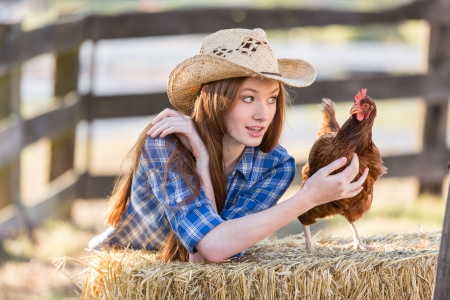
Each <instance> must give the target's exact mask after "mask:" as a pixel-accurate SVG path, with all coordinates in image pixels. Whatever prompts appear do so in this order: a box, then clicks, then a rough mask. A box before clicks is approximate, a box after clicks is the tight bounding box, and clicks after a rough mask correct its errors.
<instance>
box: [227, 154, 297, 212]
mask: <svg viewBox="0 0 450 300" xmlns="http://www.w3.org/2000/svg"><path fill="white" fill-rule="evenodd" d="M295 170H296V166H295V160H294V158H293V157H291V156H289V155H287V156H285V157H284V159H282V160H280V162H279V163H277V164H276V165H275V166H273V167H272V168H269V169H268V170H267V171H266V172H264V173H263V174H262V176H261V177H260V179H259V180H258V181H257V182H255V184H254V185H253V186H252V187H251V188H250V189H249V190H248V191H247V192H245V193H243V194H241V195H239V196H237V197H236V199H232V200H231V201H232V202H233V205H231V206H230V207H227V208H226V209H224V210H222V212H221V216H222V217H223V218H225V219H226V220H229V219H236V218H240V217H243V216H246V215H250V214H254V213H257V212H260V211H263V210H266V209H267V208H269V207H272V206H274V205H275V204H276V203H277V201H278V200H279V199H280V198H281V196H282V195H283V194H284V193H285V192H286V190H287V189H288V187H289V186H290V184H291V183H292V180H294V177H295Z"/></svg>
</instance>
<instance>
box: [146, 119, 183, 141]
mask: <svg viewBox="0 0 450 300" xmlns="http://www.w3.org/2000/svg"><path fill="white" fill-rule="evenodd" d="M167 119H169V118H167ZM190 126H191V124H190V123H188V122H186V121H185V120H179V119H175V118H174V119H171V118H170V120H167V121H166V122H164V120H162V121H160V122H158V123H157V124H156V125H155V126H153V127H152V128H151V129H150V130H149V131H148V133H147V134H149V135H151V136H152V137H154V138H155V137H157V136H161V137H165V136H167V135H168V134H170V133H174V132H177V133H188V132H189V131H190Z"/></svg>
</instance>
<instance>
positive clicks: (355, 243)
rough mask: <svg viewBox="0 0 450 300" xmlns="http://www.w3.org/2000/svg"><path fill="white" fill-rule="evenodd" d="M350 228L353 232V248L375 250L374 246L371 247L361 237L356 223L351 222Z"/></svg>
mask: <svg viewBox="0 0 450 300" xmlns="http://www.w3.org/2000/svg"><path fill="white" fill-rule="evenodd" d="M349 224H350V228H351V229H352V234H353V248H354V249H355V250H373V249H374V248H373V247H369V246H367V245H366V244H364V242H363V241H362V240H361V238H360V237H359V234H358V231H357V230H356V225H355V223H352V222H349Z"/></svg>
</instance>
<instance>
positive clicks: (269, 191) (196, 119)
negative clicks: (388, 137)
mask: <svg viewBox="0 0 450 300" xmlns="http://www.w3.org/2000/svg"><path fill="white" fill-rule="evenodd" d="M314 79H315V70H314V68H313V67H312V66H311V65H310V64H308V63H307V62H305V61H302V60H294V59H279V60H277V59H276V58H275V55H274V53H273V51H272V49H271V48H270V46H269V44H268V41H267V38H266V34H265V32H264V31H263V30H261V29H255V30H247V29H230V30H222V31H219V32H216V33H214V34H212V35H210V36H208V37H207V38H206V39H205V40H204V42H203V43H202V47H201V50H200V54H198V55H195V56H194V57H192V58H189V59H187V60H185V61H183V62H182V63H181V64H180V65H178V66H177V67H176V68H175V69H174V70H173V71H172V72H171V74H170V77H169V83H168V96H169V100H170V102H171V103H172V105H173V107H174V108H175V109H176V110H172V109H166V110H164V111H163V112H161V113H160V114H159V115H157V116H156V118H155V119H154V120H153V121H152V124H150V125H149V127H148V128H146V129H145V131H144V132H143V133H142V134H141V136H140V138H139V140H138V142H137V143H136V145H135V147H134V152H132V157H133V164H132V168H131V170H130V172H129V173H128V174H126V175H125V176H123V177H122V179H121V180H120V181H119V182H118V184H117V185H116V187H115V189H114V192H113V194H112V196H111V199H110V202H109V207H108V211H107V221H108V223H109V224H110V225H111V227H110V228H109V229H107V230H106V231H105V232H104V233H102V234H101V235H99V236H97V237H95V238H93V239H92V240H91V241H90V243H89V247H90V248H91V249H100V248H102V247H108V246H112V245H120V246H127V245H130V246H131V247H133V248H144V249H149V250H152V249H154V250H161V252H160V258H161V259H163V260H166V261H168V260H174V259H178V260H182V261H185V260H187V259H189V260H190V261H193V262H195V261H201V260H206V261H210V262H221V261H223V260H224V259H227V258H229V257H233V256H235V257H237V256H240V255H241V254H242V253H243V251H244V250H245V249H247V248H248V247H250V246H251V245H254V244H255V243H257V242H258V241H260V240H261V239H263V238H265V237H267V236H269V235H270V234H272V233H273V232H274V231H276V230H278V229H279V228H281V227H283V226H284V225H286V224H287V223H289V222H290V221H291V220H293V219H294V218H296V217H297V216H299V215H301V214H302V213H304V212H306V211H308V210H309V209H311V208H312V207H314V206H316V205H320V204H323V203H326V202H329V201H332V200H336V199H340V198H348V197H352V196H354V195H356V194H357V193H359V192H360V191H361V190H362V187H361V184H362V183H363V182H364V180H365V178H366V176H367V172H368V170H367V169H366V170H365V171H364V173H363V174H362V176H360V178H359V179H358V180H356V181H354V182H352V181H353V180H354V179H355V177H356V175H357V174H358V167H359V162H358V159H357V157H356V155H354V157H353V159H352V161H351V163H350V165H349V166H348V167H347V168H346V169H344V171H342V172H340V173H338V174H335V175H330V174H331V173H332V172H333V171H335V170H337V169H339V168H340V167H341V166H343V165H344V164H345V162H346V159H345V158H341V159H339V160H336V161H335V162H333V163H332V164H330V165H328V166H327V167H325V168H323V169H322V170H321V171H319V172H317V173H316V174H315V175H314V176H312V177H311V178H309V179H308V181H307V182H306V183H305V184H304V186H303V188H302V189H301V190H299V191H298V192H297V193H296V194H295V195H294V196H292V197H291V198H290V199H288V200H286V201H284V202H282V203H280V204H278V205H275V204H276V203H277V200H278V199H279V198H280V197H281V196H282V195H283V193H284V192H285V191H286V189H287V188H288V187H289V185H290V183H291V182H292V180H293V178H294V176H295V162H294V159H293V158H292V157H291V156H290V155H289V154H288V153H287V152H286V150H284V149H283V148H282V147H281V146H280V145H278V140H279V137H280V135H281V130H282V127H283V122H284V116H285V105H286V102H287V99H288V96H287V94H286V91H285V89H284V87H283V84H287V85H290V86H296V87H304V86H308V85H310V84H311V83H312V82H313V81H314Z"/></svg>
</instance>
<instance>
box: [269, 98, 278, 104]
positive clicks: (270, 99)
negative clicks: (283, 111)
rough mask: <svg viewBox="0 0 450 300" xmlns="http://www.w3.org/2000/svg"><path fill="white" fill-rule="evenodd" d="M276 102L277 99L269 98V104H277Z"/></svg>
mask: <svg viewBox="0 0 450 300" xmlns="http://www.w3.org/2000/svg"><path fill="white" fill-rule="evenodd" d="M275 102H277V97H270V98H269V103H271V104H272V103H275Z"/></svg>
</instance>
